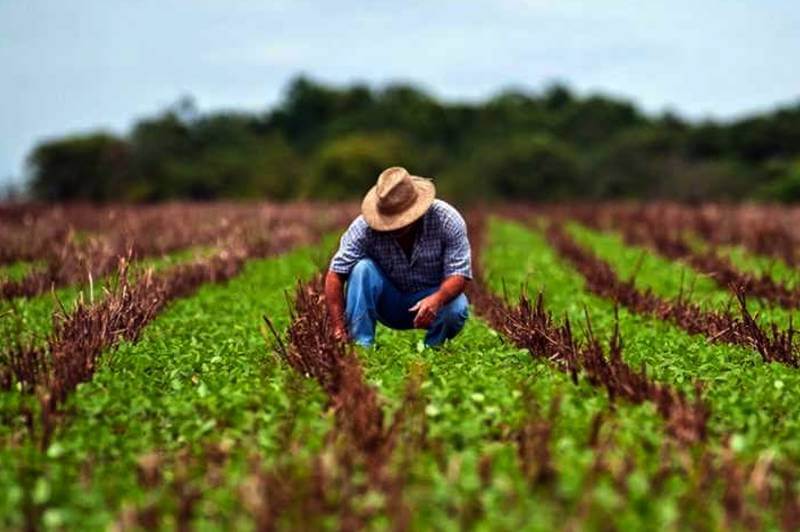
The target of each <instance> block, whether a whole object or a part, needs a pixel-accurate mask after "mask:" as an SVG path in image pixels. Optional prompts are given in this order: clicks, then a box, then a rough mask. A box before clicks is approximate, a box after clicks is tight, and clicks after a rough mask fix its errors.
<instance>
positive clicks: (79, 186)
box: [29, 78, 800, 201]
mask: <svg viewBox="0 0 800 532" xmlns="http://www.w3.org/2000/svg"><path fill="white" fill-rule="evenodd" d="M29 164H30V169H31V181H30V192H31V194H32V195H33V196H34V197H35V198H38V199H43V200H66V199H89V200H94V201H109V200H130V201H157V200H165V199H170V198H192V199H212V198H243V197H248V198H249V197H269V198H274V199H291V198H303V197H305V198H332V199H341V198H350V197H359V196H361V195H362V194H363V193H364V191H365V190H366V189H367V188H368V187H369V186H370V185H371V184H372V183H373V182H374V180H375V178H376V176H377V174H378V172H379V171H380V170H381V169H383V168H385V167H387V166H391V165H395V164H401V165H403V166H406V167H407V168H409V169H411V170H412V171H413V172H414V173H417V174H419V175H425V176H430V177H433V178H435V179H436V182H437V184H438V185H439V187H440V189H441V191H442V192H443V193H444V194H446V195H447V196H448V197H450V198H452V199H454V200H461V201H469V200H475V199H502V198H514V199H520V198H524V199H531V200H554V199H561V198H565V197H580V198H619V197H643V198H678V199H684V200H697V199H709V198H715V199H719V198H741V197H759V198H767V199H777V200H784V201H789V200H795V199H798V197H800V177H799V176H800V173H799V170H798V169H799V168H800V104H795V105H793V106H790V107H786V108H784V109H779V110H776V111H774V112H772V113H768V114H763V115H757V116H752V117H748V118H743V119H739V120H736V121H733V122H729V123H721V122H714V121H705V122H702V123H692V122H688V121H686V120H683V119H681V118H679V117H677V116H675V115H673V114H670V113H666V114H664V115H661V116H657V117H653V116H648V115H645V114H644V113H643V112H642V111H641V110H639V109H637V108H636V106H634V105H633V104H632V103H630V102H627V101H624V100H620V99H615V98H611V97H608V96H603V95H588V96H579V95H576V94H574V93H572V92H571V91H570V90H568V89H567V88H565V87H564V86H560V85H554V86H551V87H549V88H547V89H546V90H544V91H543V92H540V93H531V92H523V91H515V90H507V91H505V92H502V93H500V94H498V95H496V96H494V97H492V98H491V99H489V100H487V101H484V102H480V103H448V102H441V101H438V100H436V99H435V98H433V97H432V96H431V95H429V94H426V93H425V92H423V91H421V90H419V89H418V88H415V87H413V86H410V85H390V86H387V87H385V88H381V89H374V88H370V87H367V86H364V85H353V86H350V87H342V88H333V87H328V86H325V85H321V84H319V83H316V82H313V81H311V80H309V79H306V78H298V79H296V80H295V81H293V82H292V84H291V85H290V87H289V88H288V91H287V92H286V95H285V98H284V99H283V100H282V101H281V102H279V103H278V105H277V106H276V107H275V108H274V109H272V110H269V111H267V112H263V113H252V114H248V113H233V112H217V113H209V114H201V113H198V111H197V110H196V108H195V107H194V104H193V102H192V100H191V98H184V99H182V100H181V101H179V102H178V103H176V104H175V105H173V106H171V107H169V108H168V109H166V110H165V111H163V112H162V113H160V114H159V115H157V116H153V117H149V118H145V119H142V120H140V121H138V122H137V123H136V124H135V125H134V127H133V129H132V131H130V133H128V134H127V135H125V136H124V137H117V136H115V135H112V134H110V133H107V132H95V133H91V134H86V135H75V136H70V137H66V138H60V139H54V140H49V141H47V142H44V143H42V144H40V145H38V146H37V147H36V148H35V149H34V150H33V152H32V153H31V154H30V156H29Z"/></svg>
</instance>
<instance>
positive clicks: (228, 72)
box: [0, 0, 800, 184]
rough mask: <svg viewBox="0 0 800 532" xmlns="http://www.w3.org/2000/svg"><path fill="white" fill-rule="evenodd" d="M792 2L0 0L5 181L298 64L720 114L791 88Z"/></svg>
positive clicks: (251, 88) (792, 96)
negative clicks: (71, 142)
mask: <svg viewBox="0 0 800 532" xmlns="http://www.w3.org/2000/svg"><path fill="white" fill-rule="evenodd" d="M798 28H800V2H798V1H797V0H782V1H778V0H752V1H744V0H667V1H662V0H648V1H646V2H641V1H621V0H620V1H615V0H586V1H582V2H579V1H572V0H551V1H544V0H485V1H481V0H474V1H464V0H460V1H455V0H453V1H438V2H437V1H433V0H428V1H397V0H395V1H394V2H387V1H382V0H373V1H356V0H338V1H329V0H320V1H318V2H310V1H305V0H278V1H266V0H262V1H256V0H215V1H212V0H183V1H177V0H70V1H68V2H65V1H63V0H51V1H44V0H0V184H3V183H8V182H11V181H14V182H21V180H22V179H23V178H24V175H25V174H24V172H25V166H24V161H25V157H26V156H27V154H28V153H30V151H31V150H32V148H33V147H34V146H35V144H36V143H38V142H40V141H43V140H46V139H51V138H56V137H59V136H62V135H66V134H72V133H86V132H90V131H94V130H98V129H104V130H107V131H112V132H116V133H118V134H125V133H126V132H128V131H129V129H130V127H131V126H132V124H133V123H134V122H135V121H136V120H137V119H139V118H142V117H146V116H153V115H155V114H158V113H159V112H160V111H162V110H163V109H164V108H166V107H167V106H169V105H171V104H173V103H175V102H176V101H177V100H178V99H179V98H180V97H181V96H183V95H191V96H193V98H194V100H195V102H196V104H197V107H198V108H199V109H200V110H201V111H203V112H206V111H215V110H221V109H227V110H231V109H235V110H253V111H264V110H266V109H268V108H269V107H270V106H272V105H274V104H275V103H277V102H278V101H279V100H280V98H281V97H282V95H283V92H284V90H285V89H286V87H287V84H288V82H289V81H290V80H291V79H292V78H293V77H295V76H296V75H298V74H301V73H302V74H306V75H308V76H310V77H312V78H314V79H317V80H319V81H323V82H328V83H334V84H347V83H351V82H356V81H358V82H367V83H369V84H371V85H373V86H382V85H385V84H386V83H389V82H393V81H404V82H405V81H410V82H413V83H415V84H417V85H419V86H420V87H422V88H424V89H426V90H428V91H429V92H431V93H432V94H434V95H435V96H437V97H441V98H446V99H450V100H468V101H475V100H480V99H482V98H486V97H489V96H491V95H492V94H494V93H496V92H498V91H500V90H501V89H503V88H508V87H514V88H522V89H529V90H541V89H542V88H543V87H545V86H547V85H548V84H550V83H552V82H554V81H560V82H564V83H566V84H568V85H569V86H570V87H572V88H573V89H574V90H577V91H578V92H580V93H589V92H603V93H605V94H609V95H614V96H620V97H624V98H628V99H631V100H633V101H635V102H636V103H637V104H638V105H640V106H641V107H642V108H643V109H644V110H646V111H648V112H651V113H660V112H663V111H665V110H670V111H673V112H677V113H678V114H680V115H682V116H684V117H687V118H690V119H696V120H700V119H703V118H716V119H720V120H729V119H733V118H736V117H740V116H743V115H747V114H750V113H754V112H759V111H764V110H770V109H773V108H775V107H776V106H779V105H788V104H792V103H795V102H798V101H800V68H797V65H798V64H800V62H799V61H800V60H798V58H800V32H799V31H798Z"/></svg>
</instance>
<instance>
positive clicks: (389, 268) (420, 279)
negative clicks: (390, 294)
mask: <svg viewBox="0 0 800 532" xmlns="http://www.w3.org/2000/svg"><path fill="white" fill-rule="evenodd" d="M363 258H370V259H372V260H373V261H375V263H376V264H377V265H378V266H379V267H380V269H381V270H383V272H384V273H385V274H386V276H387V277H388V278H389V279H390V280H391V281H392V282H393V283H394V285H395V286H396V287H397V289H398V290H400V291H401V292H417V291H419V290H423V289H426V288H431V287H434V286H439V285H440V284H441V283H442V281H443V280H444V279H445V278H446V277H450V276H451V275H461V276H463V277H466V278H467V279H472V263H471V258H470V247H469V240H468V239H467V225H466V223H464V218H462V217H461V215H460V214H459V213H458V211H457V210H455V209H454V208H453V207H452V206H451V205H449V204H448V203H445V202H444V201H442V200H434V201H433V204H432V205H431V206H430V208H429V209H428V210H427V212H425V214H424V215H423V216H422V229H421V231H420V232H419V234H418V235H417V239H416V241H415V242H414V249H413V251H412V253H411V259H410V260H409V259H408V258H407V257H406V254H405V252H404V251H403V249H402V248H401V247H400V244H398V242H397V240H395V239H394V237H392V236H391V235H389V234H387V233H385V232H381V231H375V230H374V229H372V228H370V227H369V225H367V222H366V221H365V220H364V217H363V216H359V217H358V218H356V219H355V220H353V223H351V224H350V227H348V228H347V231H345V233H344V234H343V235H342V239H341V241H340V243H339V250H338V251H337V252H336V254H335V255H334V256H333V259H332V260H331V264H330V270H331V271H334V272H336V273H340V274H344V275H349V274H350V271H351V270H352V269H353V266H355V264H356V262H358V261H359V260H361V259H363Z"/></svg>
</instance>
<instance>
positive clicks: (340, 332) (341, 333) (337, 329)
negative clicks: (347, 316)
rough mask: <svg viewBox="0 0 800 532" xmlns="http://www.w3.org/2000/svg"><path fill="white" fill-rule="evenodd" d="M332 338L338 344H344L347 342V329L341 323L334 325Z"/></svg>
mask: <svg viewBox="0 0 800 532" xmlns="http://www.w3.org/2000/svg"><path fill="white" fill-rule="evenodd" d="M333 337H334V338H335V339H336V340H338V341H340V342H346V341H347V340H348V336H347V327H345V325H344V324H343V323H334V324H333Z"/></svg>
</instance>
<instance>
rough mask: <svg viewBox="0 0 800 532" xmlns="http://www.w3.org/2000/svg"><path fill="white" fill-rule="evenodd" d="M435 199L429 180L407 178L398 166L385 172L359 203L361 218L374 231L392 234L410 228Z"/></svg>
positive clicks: (434, 191)
mask: <svg viewBox="0 0 800 532" xmlns="http://www.w3.org/2000/svg"><path fill="white" fill-rule="evenodd" d="M434 197H436V187H434V186H433V183H432V182H431V180H430V179H425V178H424V177H417V176H413V175H410V174H409V173H408V170H406V169H405V168H401V167H399V166H393V167H391V168H387V169H386V170H384V171H383V172H381V175H380V176H378V183H377V184H376V185H375V186H374V187H372V188H371V189H370V191H369V192H367V195H366V196H364V201H362V202H361V214H363V215H364V219H365V220H366V221H367V224H369V226H370V227H371V228H373V229H375V230H376V231H392V230H394V229H400V228H401V227H405V226H406V225H409V224H411V223H412V222H414V221H415V220H417V219H418V218H419V217H421V216H422V215H423V214H425V211H427V210H428V207H430V206H431V203H433V198H434Z"/></svg>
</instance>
